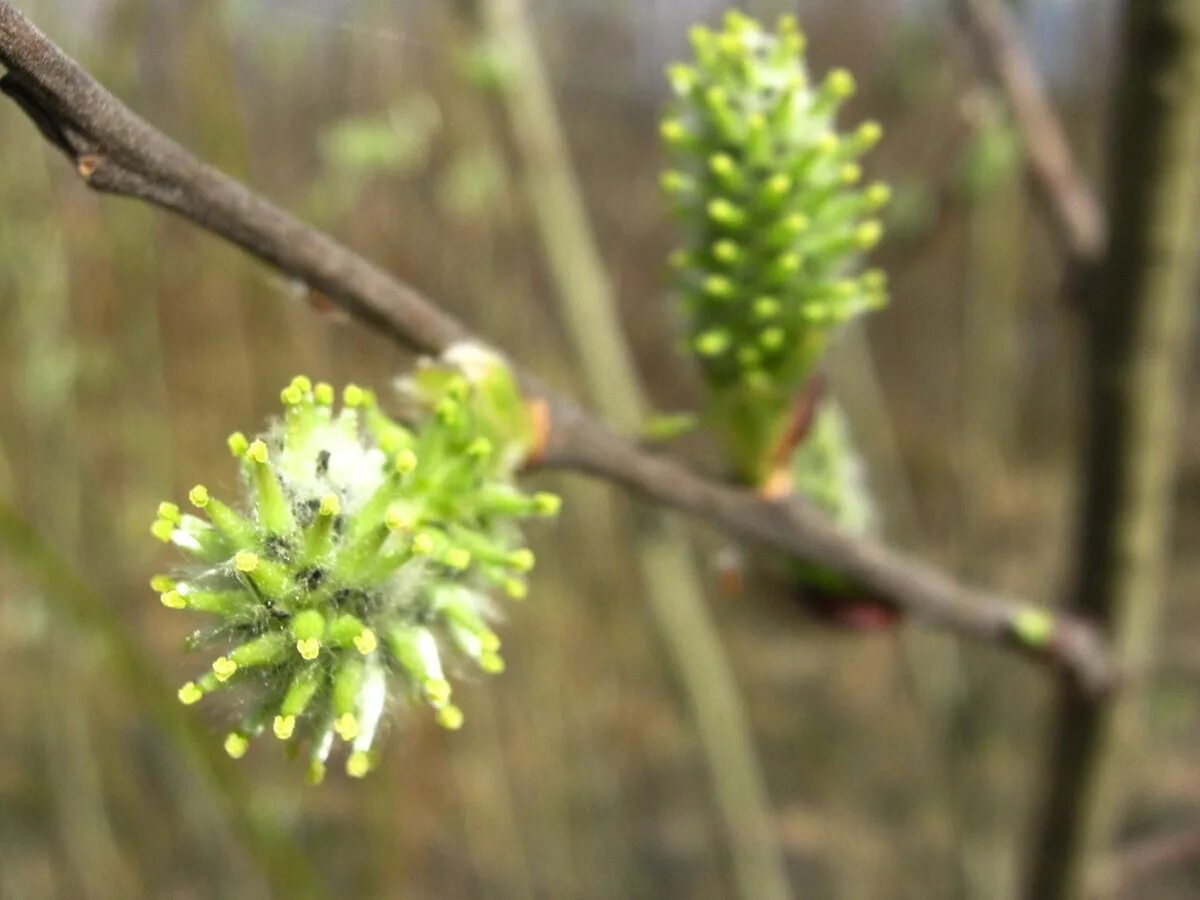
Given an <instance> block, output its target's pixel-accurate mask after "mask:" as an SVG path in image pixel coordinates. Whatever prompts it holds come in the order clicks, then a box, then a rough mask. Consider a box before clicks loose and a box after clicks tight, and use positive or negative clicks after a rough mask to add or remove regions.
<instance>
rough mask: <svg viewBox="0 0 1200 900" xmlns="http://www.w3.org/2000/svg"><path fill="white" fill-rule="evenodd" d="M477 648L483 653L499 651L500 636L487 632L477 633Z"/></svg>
mask: <svg viewBox="0 0 1200 900" xmlns="http://www.w3.org/2000/svg"><path fill="white" fill-rule="evenodd" d="M479 646H480V647H481V648H482V649H483V651H484V652H485V653H495V652H496V651H497V650H499V649H500V635H498V634H496V632H494V631H491V630H490V629H489V630H486V631H481V632H480V633H479Z"/></svg>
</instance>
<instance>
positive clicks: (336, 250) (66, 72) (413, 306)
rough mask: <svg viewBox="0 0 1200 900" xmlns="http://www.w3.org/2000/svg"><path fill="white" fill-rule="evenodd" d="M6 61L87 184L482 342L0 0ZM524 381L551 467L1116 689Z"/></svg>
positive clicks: (362, 301)
mask: <svg viewBox="0 0 1200 900" xmlns="http://www.w3.org/2000/svg"><path fill="white" fill-rule="evenodd" d="M0 63H2V64H3V65H4V66H5V68H7V69H8V74H7V75H6V76H5V77H4V79H3V81H0V85H2V86H3V87H4V90H5V93H7V94H9V95H10V96H19V98H20V106H21V108H22V109H23V110H25V111H26V112H27V113H29V112H31V111H32V112H33V115H34V118H35V120H36V121H37V122H38V124H39V127H41V128H42V131H43V134H47V133H49V134H51V135H54V140H53V142H54V144H55V145H56V146H57V147H58V148H59V149H60V150H62V151H63V152H64V153H66V154H67V156H68V157H69V158H70V159H71V160H72V161H73V163H74V165H75V168H76V170H77V172H78V173H79V175H80V177H81V178H83V179H84V181H85V182H86V183H87V184H88V186H90V187H92V188H93V189H95V190H98V191H103V192H107V193H111V194H119V195H124V196H129V197H136V198H139V199H142V200H146V201H148V202H150V203H152V204H155V205H157V206H159V207H162V208H163V209H167V210H170V211H172V212H174V213H177V214H178V215H180V216H182V217H184V218H186V219H188V220H189V221H191V222H193V223H194V224H196V225H198V226H200V227H201V228H204V229H206V230H208V231H211V232H213V233H215V234H218V235H220V236H222V237H224V238H226V239H227V240H228V241H230V242H231V243H233V244H236V245H237V246H239V247H241V248H242V249H243V250H245V251H247V252H248V253H250V254H252V255H254V256H256V257H258V258H259V259H261V260H263V261H265V262H266V263H268V264H269V265H271V266H274V267H275V268H276V269H279V270H280V271H282V272H284V273H286V274H287V275H289V276H291V277H294V278H297V279H299V280H301V281H303V282H304V283H306V284H307V285H308V286H309V287H311V288H313V289H315V290H317V291H320V292H321V293H322V294H325V295H326V296H328V297H329V298H330V299H331V300H333V301H334V302H335V303H337V304H339V305H340V306H342V307H343V308H344V309H345V310H346V311H347V312H349V313H351V314H352V315H354V316H355V317H356V318H358V319H359V320H360V321H362V322H363V323H365V324H366V325H368V326H370V327H372V328H375V329H377V330H378V331H380V332H381V333H383V334H385V335H387V336H388V337H390V338H392V339H393V340H395V341H397V342H398V343H400V344H402V345H404V346H406V347H409V348H412V349H414V350H418V351H422V352H431V353H436V352H439V351H441V350H444V349H445V348H446V347H448V346H449V345H451V344H453V343H455V342H458V341H462V340H466V339H472V338H474V336H473V335H472V334H471V332H470V331H469V330H468V329H467V328H466V327H465V326H463V325H462V324H461V323H460V322H458V321H457V320H456V319H455V318H454V317H452V316H450V315H449V314H447V313H445V312H444V311H442V310H441V309H439V308H438V307H437V305H436V304H434V303H433V302H432V301H430V300H428V299H427V298H425V297H424V296H423V295H422V294H421V293H420V292H418V291H417V290H415V289H414V288H412V287H409V286H407V285H405V284H402V283H401V282H399V281H397V280H396V279H394V278H393V277H392V276H390V275H388V274H387V273H385V272H384V271H383V270H381V269H380V268H379V267H377V266H375V265H374V264H372V263H370V262H368V261H367V260H365V259H364V258H362V257H361V256H358V255H357V254H355V253H354V252H352V251H351V250H349V249H347V248H345V247H343V246H342V245H341V244H339V243H337V242H336V241H334V240H333V239H332V238H330V237H329V236H327V235H325V234H323V233H321V232H319V231H317V230H316V229H314V228H311V227H310V226H308V225H305V224H304V223H302V222H300V221H299V220H298V219H296V218H295V217H293V216H292V215H290V214H288V213H287V212H285V211H284V210H282V209H280V208H279V207H277V206H275V205H274V204H272V203H271V202H270V201H268V200H266V199H265V198H263V197H261V196H259V195H258V194H255V193H253V192H252V191H250V190H249V189H248V188H246V187H245V186H244V185H242V184H240V183H239V182H237V181H235V180H233V179H231V178H229V177H228V176H226V175H224V174H222V173H221V172H218V171H217V170H216V169H214V168H213V167H211V166H208V165H206V164H204V163H202V162H200V161H199V160H197V159H196V158H195V157H194V156H192V155H191V154H190V153H188V152H187V151H186V150H185V149H183V147H181V146H180V145H179V144H177V143H175V142H174V141H172V140H171V139H170V138H168V137H167V136H166V135H164V134H162V133H161V132H159V131H157V130H156V129H155V128H153V127H152V126H151V125H149V124H148V123H146V122H145V121H144V120H143V119H141V118H139V117H138V116H137V115H135V114H134V113H133V112H131V111H130V110H129V109H128V108H127V107H126V106H124V105H123V104H122V103H121V102H120V101H119V100H117V99H116V98H115V97H113V96H112V95H111V94H109V93H108V92H107V91H106V90H105V89H104V88H103V87H101V86H100V85H99V84H98V83H97V82H96V81H95V80H94V79H93V78H92V77H91V76H89V75H88V74H87V73H86V72H85V71H84V70H83V69H82V68H81V67H80V66H79V64H78V63H76V62H75V61H74V60H72V59H71V58H69V57H68V56H66V55H65V54H64V53H63V52H62V51H61V50H59V49H58V47H56V46H55V45H54V44H53V43H51V42H50V41H49V40H48V39H47V38H46V37H45V36H44V35H43V34H42V33H41V32H40V31H38V30H37V28H36V27H34V26H33V25H32V24H31V23H30V22H29V21H28V20H27V19H26V18H25V17H24V16H23V15H21V13H19V12H18V11H17V10H16V9H15V8H14V7H13V5H12V4H11V3H9V2H7V0H0ZM47 126H53V127H52V129H51V130H50V131H49V132H47ZM522 380H523V382H524V384H525V385H526V388H527V390H528V391H529V393H530V395H531V397H539V398H541V399H543V400H544V401H545V402H546V404H547V406H548V408H549V411H550V416H551V422H552V427H551V429H550V434H549V439H548V444H547V448H546V453H545V456H544V459H543V463H544V464H546V465H557V466H560V467H569V468H573V469H577V470H579V471H582V472H586V473H590V474H592V475H595V476H597V477H600V478H603V479H605V480H607V481H609V482H611V483H613V484H616V485H618V486H620V487H624V488H627V489H629V490H633V491H635V492H637V493H639V494H641V495H643V496H645V497H647V498H649V499H651V500H654V501H657V502H659V503H661V504H663V505H666V506H669V507H672V508H674V509H676V510H679V511H681V512H684V513H687V514H689V515H692V516H695V517H698V518H700V519H703V520H705V521H707V522H709V523H710V524H712V525H715V526H717V527H719V528H722V529H724V530H726V531H729V532H731V533H734V534H737V535H739V536H741V537H743V538H748V539H751V540H754V541H758V542H761V543H763V544H765V545H767V546H770V547H772V548H774V549H776V550H780V551H783V552H785V553H788V554H791V555H794V556H797V557H799V558H801V559H806V560H819V561H820V562H821V563H822V564H823V565H825V566H827V567H829V568H831V569H833V570H836V571H838V572H840V573H842V574H843V575H845V576H847V577H848V578H849V579H851V580H852V581H854V582H856V583H857V584H859V585H860V586H861V587H862V589H863V590H864V591H865V592H867V593H869V594H871V595H873V596H874V597H876V598H877V599H880V600H883V601H886V602H888V603H891V604H894V605H895V606H897V607H900V608H902V609H904V610H906V611H908V612H909V613H910V614H911V615H912V616H913V617H914V618H915V619H917V620H920V621H924V622H927V623H929V624H931V625H934V626H938V627H943V628H947V629H950V630H952V631H955V632H957V633H959V634H963V635H966V636H969V637H973V638H976V639H980V640H984V641H989V642H993V643H1001V644H1007V645H1010V646H1012V647H1015V648H1020V649H1024V650H1025V651H1026V652H1029V653H1030V654H1031V655H1033V656H1035V657H1036V658H1038V659H1041V660H1043V661H1046V662H1050V663H1054V664H1057V665H1060V666H1062V667H1064V668H1065V669H1066V670H1067V671H1069V672H1070V673H1071V676H1072V677H1073V679H1074V680H1075V681H1076V682H1077V683H1078V684H1079V685H1080V686H1081V688H1082V689H1083V690H1085V691H1086V692H1089V693H1100V692H1103V691H1105V690H1107V689H1108V688H1110V687H1111V686H1112V685H1113V684H1114V683H1115V681H1116V680H1117V678H1118V673H1117V671H1116V669H1115V668H1114V666H1113V664H1112V661H1111V658H1110V654H1109V651H1108V649H1107V647H1106V646H1105V643H1104V641H1103V639H1102V638H1101V637H1100V636H1099V633H1098V632H1097V631H1096V629H1095V628H1093V627H1092V626H1091V625H1090V624H1089V623H1087V622H1085V621H1084V620H1081V619H1077V618H1073V617H1070V616H1057V617H1055V619H1054V624H1053V628H1052V633H1051V634H1050V635H1049V639H1048V640H1046V641H1037V642H1036V644H1037V646H1036V647H1031V644H1030V642H1029V641H1028V640H1025V641H1022V640H1021V639H1020V637H1019V635H1020V634H1021V633H1022V629H1021V627H1020V626H1021V623H1022V621H1027V620H1028V617H1029V616H1030V614H1031V613H1034V612H1035V611H1034V610H1033V608H1031V607H1030V606H1029V605H1028V604H1026V603H1023V602H1020V601H1018V600H1016V599H1013V598H1008V597H1005V596H1003V595H1000V594H996V593H992V592H989V591H986V590H981V589H977V588H972V587H968V586H965V585H961V584H958V583H956V582H955V581H954V580H952V579H951V578H950V577H948V576H947V575H945V574H944V573H942V572H940V571H938V570H937V569H935V568H932V567H930V566H928V565H926V564H924V563H922V562H920V561H918V560H915V559H912V558H909V557H906V556H903V555H901V554H899V553H896V552H894V551H891V550H889V549H887V548H885V547H883V546H881V545H879V544H877V543H874V542H872V541H869V540H862V539H858V538H855V537H851V536H848V535H846V534H844V533H842V532H841V531H840V530H839V529H838V528H837V527H836V526H834V525H833V524H831V523H830V522H829V521H828V520H827V519H826V518H825V517H823V516H821V515H820V514H818V513H816V512H814V511H813V510H811V509H810V508H809V507H807V506H806V505H804V504H802V503H800V502H797V501H794V500H788V501H770V500H765V499H763V498H760V497H756V496H754V495H753V494H751V493H749V492H746V491H742V490H738V489H735V488H731V487H729V486H727V485H724V484H721V483H719V482H717V481H713V480H710V479H707V478H705V477H703V476H701V475H699V474H697V473H695V472H694V471H692V470H691V469H689V468H688V467H686V466H684V465H681V464H680V463H678V462H675V461H672V460H670V459H667V458H664V457H661V456H657V455H655V454H653V453H650V452H648V451H646V450H644V449H642V448H641V447H639V446H638V445H637V443H636V442H634V441H632V440H630V439H629V438H627V437H624V436H622V435H619V434H617V433H615V432H614V431H612V430H611V429H610V428H608V427H607V426H605V425H604V424H602V423H601V422H599V421H598V420H597V419H596V418H594V417H593V416H591V415H589V414H588V413H586V412H585V411H584V410H583V409H582V408H581V407H580V406H579V405H578V404H576V403H574V402H573V401H571V400H569V399H567V398H564V397H562V396H560V395H558V394H555V393H553V392H551V391H548V390H546V389H545V388H544V387H542V386H541V385H540V384H539V383H538V382H537V380H536V379H534V378H532V377H530V376H528V375H522Z"/></svg>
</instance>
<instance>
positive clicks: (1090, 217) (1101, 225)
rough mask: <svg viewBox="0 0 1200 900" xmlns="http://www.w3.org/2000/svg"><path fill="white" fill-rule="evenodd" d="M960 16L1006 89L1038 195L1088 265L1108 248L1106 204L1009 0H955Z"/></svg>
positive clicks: (1068, 246) (1073, 254)
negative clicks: (1078, 155)
mask: <svg viewBox="0 0 1200 900" xmlns="http://www.w3.org/2000/svg"><path fill="white" fill-rule="evenodd" d="M954 11H955V14H956V16H957V18H958V21H959V23H960V25H961V27H962V29H963V31H964V32H965V33H966V34H967V36H968V37H969V38H970V39H971V42H972V43H973V44H974V46H975V49H976V52H977V56H978V59H979V62H980V64H981V65H982V66H983V68H984V70H985V72H986V74H987V76H988V78H990V79H991V80H992V81H994V82H995V83H996V84H997V86H999V88H1000V89H1001V90H1002V91H1003V92H1004V95H1005V98H1006V99H1007V100H1008V103H1009V106H1010V107H1011V108H1012V114H1013V118H1014V119H1015V121H1016V124H1017V127H1018V129H1019V130H1020V133H1021V138H1022V140H1023V142H1024V144H1025V153H1026V155H1027V157H1028V164H1029V174H1030V177H1031V179H1032V181H1033V183H1034V185H1035V187H1036V191H1035V196H1036V198H1037V200H1038V202H1039V203H1040V204H1041V206H1042V209H1043V212H1044V213H1045V214H1046V216H1047V217H1048V218H1049V221H1050V226H1051V228H1052V229H1053V231H1054V234H1055V237H1056V238H1057V240H1058V241H1059V243H1060V244H1061V245H1062V247H1063V249H1064V250H1065V251H1066V252H1067V255H1068V257H1069V258H1070V260H1071V262H1072V263H1074V264H1077V265H1080V266H1083V267H1088V266H1089V265H1090V264H1091V263H1093V262H1094V261H1095V260H1096V259H1098V258H1099V256H1100V253H1101V251H1102V250H1103V249H1104V242H1105V236H1106V232H1107V224H1106V221H1105V213H1104V208H1103V206H1102V205H1101V203H1100V201H1099V199H1097V197H1096V194H1095V192H1094V191H1093V190H1092V188H1091V186H1090V185H1089V184H1088V183H1087V180H1086V179H1085V178H1084V177H1083V174H1082V173H1081V171H1080V169H1079V166H1078V164H1077V162H1076V160H1075V159H1074V157H1073V155H1072V153H1071V148H1070V145H1069V144H1068V143H1067V138H1066V133H1065V132H1064V130H1063V127H1062V123H1061V122H1060V120H1059V118H1058V116H1057V115H1056V114H1055V112H1054V109H1053V107H1052V106H1051V105H1050V100H1049V99H1048V98H1047V96H1046V90H1045V87H1044V86H1043V84H1042V80H1041V78H1040V76H1039V75H1038V72H1037V69H1036V67H1035V66H1034V64H1033V60H1032V59H1030V57H1029V53H1028V52H1027V51H1026V49H1025V47H1024V45H1023V44H1022V43H1021V41H1020V39H1019V37H1018V35H1017V31H1016V26H1015V25H1014V23H1013V21H1012V17H1011V15H1010V14H1009V12H1008V10H1007V9H1006V8H1005V6H1004V5H1003V4H1002V3H1000V2H997V0H954Z"/></svg>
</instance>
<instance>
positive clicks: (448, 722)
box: [437, 705, 463, 731]
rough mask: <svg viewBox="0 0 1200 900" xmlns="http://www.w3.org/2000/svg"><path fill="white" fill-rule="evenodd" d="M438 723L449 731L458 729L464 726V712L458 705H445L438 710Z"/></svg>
mask: <svg viewBox="0 0 1200 900" xmlns="http://www.w3.org/2000/svg"><path fill="white" fill-rule="evenodd" d="M437 723H438V724H439V725H441V726H442V727H443V728H445V729H446V730H447V731H458V729H460V728H462V724H463V714H462V710H461V709H459V708H458V707H457V706H454V705H450V706H443V707H442V708H441V709H439V710H438V713H437Z"/></svg>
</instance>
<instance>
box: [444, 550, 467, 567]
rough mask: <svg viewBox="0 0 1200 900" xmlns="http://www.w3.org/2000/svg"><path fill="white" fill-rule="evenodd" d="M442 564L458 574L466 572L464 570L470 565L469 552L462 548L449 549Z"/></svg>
mask: <svg viewBox="0 0 1200 900" xmlns="http://www.w3.org/2000/svg"><path fill="white" fill-rule="evenodd" d="M442 562H443V563H445V564H446V566H447V567H448V568H451V569H457V570H458V571H459V572H463V571H466V568H467V567H468V566H469V565H471V551H470V550H467V549H466V548H464V547H451V548H450V549H449V550H447V551H446V555H445V557H444V558H443V559H442Z"/></svg>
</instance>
